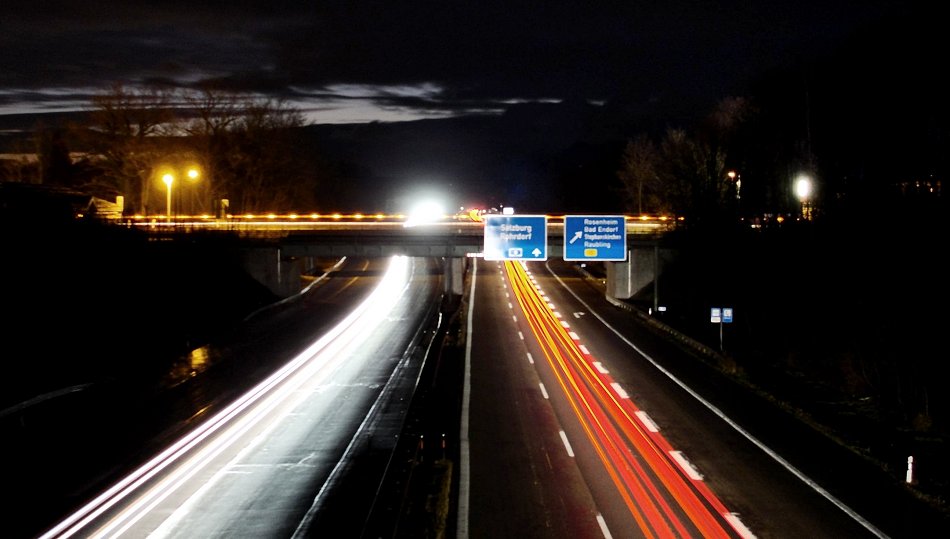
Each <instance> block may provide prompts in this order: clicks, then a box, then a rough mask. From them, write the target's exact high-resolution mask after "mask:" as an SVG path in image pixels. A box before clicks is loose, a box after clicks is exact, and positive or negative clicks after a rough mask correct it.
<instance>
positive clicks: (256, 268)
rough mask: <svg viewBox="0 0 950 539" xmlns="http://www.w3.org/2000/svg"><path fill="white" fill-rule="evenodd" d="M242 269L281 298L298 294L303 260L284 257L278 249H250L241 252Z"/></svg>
mask: <svg viewBox="0 0 950 539" xmlns="http://www.w3.org/2000/svg"><path fill="white" fill-rule="evenodd" d="M241 258H242V262H243V265H244V269H245V270H246V271H247V272H248V274H249V275H250V276H251V277H253V278H254V279H256V280H257V282H259V283H261V284H263V285H264V286H266V287H267V288H268V289H269V290H270V291H271V292H273V293H274V294H276V295H277V296H279V297H281V298H289V297H290V296H292V295H294V294H296V293H298V292H300V283H301V281H300V276H301V273H302V271H303V266H304V259H302V258H298V257H289V256H284V255H283V253H282V252H281V249H280V248H279V247H252V248H247V249H242V250H241Z"/></svg>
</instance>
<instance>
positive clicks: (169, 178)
mask: <svg viewBox="0 0 950 539" xmlns="http://www.w3.org/2000/svg"><path fill="white" fill-rule="evenodd" d="M162 181H163V182H165V187H166V189H165V216H166V217H167V218H168V219H171V218H172V184H173V183H175V176H173V175H172V174H171V173H166V174H164V175H163V176H162Z"/></svg>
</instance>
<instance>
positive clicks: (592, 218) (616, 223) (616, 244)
mask: <svg viewBox="0 0 950 539" xmlns="http://www.w3.org/2000/svg"><path fill="white" fill-rule="evenodd" d="M626 259H627V221H626V219H624V217H623V216H622V215H565V216H564V260H614V261H620V260H626Z"/></svg>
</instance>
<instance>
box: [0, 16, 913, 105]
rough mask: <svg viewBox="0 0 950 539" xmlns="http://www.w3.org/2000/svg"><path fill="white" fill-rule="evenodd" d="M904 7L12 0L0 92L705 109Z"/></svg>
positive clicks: (3, 35)
mask: <svg viewBox="0 0 950 539" xmlns="http://www.w3.org/2000/svg"><path fill="white" fill-rule="evenodd" d="M900 5H902V4H900V3H898V2H892V1H885V0H877V1H857V0H855V1H838V2H827V1H818V0H804V1H801V2H778V1H772V2H749V1H739V0H736V1H724V2H690V1H683V0H676V1H667V2H637V1H626V2H599V3H587V2H541V3H539V2H498V1H495V0H488V1H483V2H453V1H440V2H432V1H424V2H417V1H416V2H370V1H352V0H351V1H329V2H326V1H321V2H314V1H283V2H281V1H272V2H260V1H252V0H244V1H240V0H238V1H227V2H224V1H210V2H209V1H205V2H193V1H188V2H186V1H178V0H164V1H153V2H125V1H118V0H100V1H97V2H74V1H67V0H62V1H44V0H38V1H32V2H29V1H22V0H9V1H7V2H5V3H4V7H3V11H4V13H3V17H2V18H0V51H2V52H0V95H6V96H7V97H6V99H7V100H8V101H9V100H10V99H12V98H11V97H10V92H12V91H24V90H37V89H42V88H51V87H52V88H71V87H80V88H82V87H86V88H88V87H97V86H99V87H107V86H108V85H109V84H111V83H113V82H124V83H129V84H134V83H142V82H147V81H164V82H166V83H174V84H180V85H193V84H196V83H199V82H201V81H208V80H214V81H217V82H220V83H224V84H229V85H231V86H232V87H233V88H236V89H241V90H259V91H263V92H267V93H275V94H282V95H284V96H295V95H298V94H299V93H303V94H306V93H314V92H317V93H318V92H320V91H323V90H325V88H326V87H328V86H330V85H340V84H348V85H354V84H363V85H386V86H399V85H409V86H421V85H424V84H434V85H437V86H438V87H439V88H440V89H441V93H440V95H439V97H438V99H433V98H431V97H429V98H426V97H424V96H423V97H421V98H420V97H412V96H395V95H390V96H383V97H381V99H384V100H389V101H390V102H394V101H398V102H397V103H393V105H392V106H395V107H400V106H407V107H411V106H414V105H418V106H421V107H424V108H425V109H428V110H432V111H436V112H438V111H439V110H450V109H452V108H455V107H458V108H462V109H465V110H481V109H485V110H493V107H495V106H497V102H498V101H499V100H510V99H540V98H555V99H565V98H572V97H573V98H581V99H588V100H615V99H627V100H633V101H641V102H648V101H652V102H667V103H670V104H672V103H675V102H677V101H697V102H701V101H703V100H704V99H705V100H708V101H712V100H715V99H718V98H720V97H722V96H724V95H728V94H730V93H734V92H736V91H738V89H739V88H742V87H743V85H745V84H747V83H748V82H749V81H750V80H751V79H752V78H754V77H755V76H757V74H759V73H761V72H762V71H763V70H766V69H770V68H772V67H774V66H776V65H780V64H782V63H784V62H789V61H791V60H793V59H794V58H795V57H796V56H798V55H801V54H808V53H809V52H810V51H814V50H818V49H821V48H822V47H826V46H828V45H829V44H831V43H833V42H834V41H835V40H838V39H842V38H843V37H844V36H846V35H847V34H848V33H850V32H853V31H855V30H857V29H859V28H861V27H862V26H864V25H867V24H870V23H873V22H876V21H879V20H881V19H882V17H884V16H885V15H887V14H889V13H891V11H892V10H893V9H897V8H898V7H899V6H900ZM301 91H302V92H301ZM24 95H25V94H24ZM343 97H346V96H343ZM412 100H415V103H413V102H412ZM382 104H384V105H385V104H386V102H385V101H384V102H382ZM315 106H318V105H315ZM702 106H706V103H705V102H704V103H703V105H702Z"/></svg>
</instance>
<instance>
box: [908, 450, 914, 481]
mask: <svg viewBox="0 0 950 539" xmlns="http://www.w3.org/2000/svg"><path fill="white" fill-rule="evenodd" d="M907 482H908V483H913V482H914V457H913V456H910V457H907Z"/></svg>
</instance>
